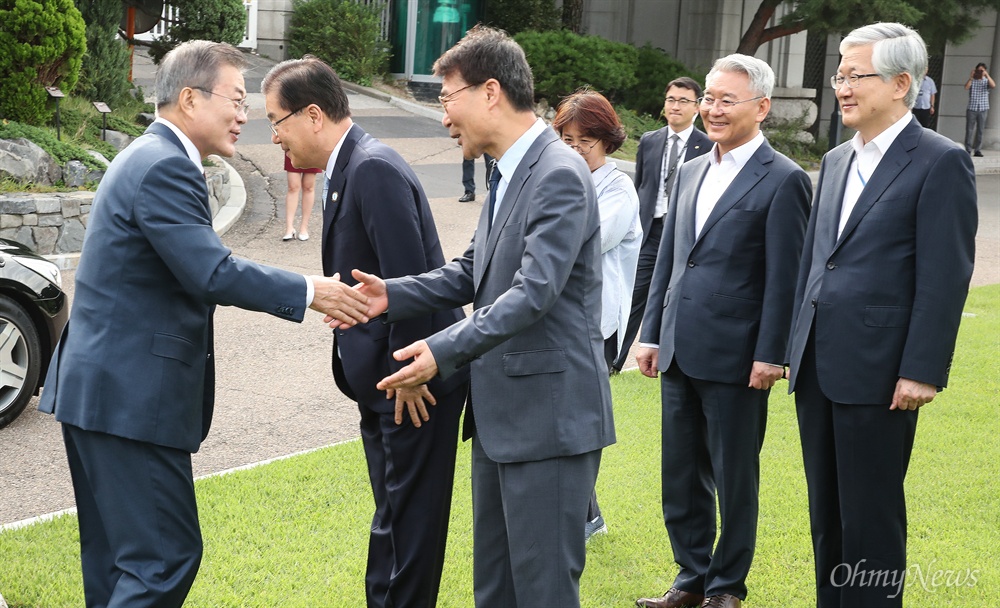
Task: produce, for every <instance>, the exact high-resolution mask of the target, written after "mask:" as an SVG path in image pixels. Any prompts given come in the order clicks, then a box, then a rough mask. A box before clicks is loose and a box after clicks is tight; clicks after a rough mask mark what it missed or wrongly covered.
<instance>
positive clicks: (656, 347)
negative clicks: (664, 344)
mask: <svg viewBox="0 0 1000 608" xmlns="http://www.w3.org/2000/svg"><path fill="white" fill-rule="evenodd" d="M639 346H641V347H643V348H655V349H657V350H659V349H660V345H659V344H649V343H647V342H640V343H639Z"/></svg>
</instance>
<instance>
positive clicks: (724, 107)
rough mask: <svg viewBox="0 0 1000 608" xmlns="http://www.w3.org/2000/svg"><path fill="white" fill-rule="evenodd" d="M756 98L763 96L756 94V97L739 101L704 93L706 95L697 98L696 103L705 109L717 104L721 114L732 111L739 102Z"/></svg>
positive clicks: (762, 97) (755, 99)
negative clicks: (717, 97)
mask: <svg viewBox="0 0 1000 608" xmlns="http://www.w3.org/2000/svg"><path fill="white" fill-rule="evenodd" d="M758 99H764V96H763V95H758V96H757V97H751V98H750V99H741V100H739V101H733V100H731V99H716V98H714V97H711V96H709V95H706V96H704V97H702V98H701V99H699V100H698V103H700V104H701V107H702V108H705V109H711V108H714V107H715V106H716V104H718V106H719V111H720V112H722V113H723V114H729V112H730V111H732V109H733V108H734V107H735V106H738V105H740V104H741V103H748V102H751V101H757V100H758Z"/></svg>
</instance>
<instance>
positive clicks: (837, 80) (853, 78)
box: [830, 74, 878, 89]
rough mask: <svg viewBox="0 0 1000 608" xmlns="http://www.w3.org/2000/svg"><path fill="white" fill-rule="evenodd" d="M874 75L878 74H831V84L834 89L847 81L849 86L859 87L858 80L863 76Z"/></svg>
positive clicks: (869, 76)
mask: <svg viewBox="0 0 1000 608" xmlns="http://www.w3.org/2000/svg"><path fill="white" fill-rule="evenodd" d="M872 76H878V74H851V75H850V76H841V75H840V74H836V75H835V76H830V86H831V87H833V88H834V89H839V88H840V86H841V85H842V84H844V83H845V82H846V83H847V86H849V87H851V88H852V89H854V88H857V86H858V81H860V80H861V79H862V78H871V77H872Z"/></svg>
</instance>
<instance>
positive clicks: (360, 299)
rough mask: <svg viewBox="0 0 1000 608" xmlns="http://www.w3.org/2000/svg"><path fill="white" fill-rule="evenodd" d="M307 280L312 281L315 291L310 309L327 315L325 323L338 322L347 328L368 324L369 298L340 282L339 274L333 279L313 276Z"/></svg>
mask: <svg viewBox="0 0 1000 608" xmlns="http://www.w3.org/2000/svg"><path fill="white" fill-rule="evenodd" d="M307 279H308V280H310V281H312V284H313V290H314V291H313V301H312V304H310V305H309V308H312V309H313V310H317V311H319V312H321V313H323V314H325V315H326V317H325V318H324V321H323V322H324V323H331V322H336V323H337V325H339V326H341V327H345V328H346V327H351V326H352V325H357V324H358V323H367V322H368V319H369V316H368V315H367V312H368V297H367V296H365V295H364V294H363V293H361V292H360V291H358V290H357V289H352V288H351V287H348V286H347V285H346V284H344V283H342V282H340V275H339V274H334V275H333V276H332V277H320V276H311V277H307ZM331 325H332V323H331Z"/></svg>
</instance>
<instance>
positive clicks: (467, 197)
mask: <svg viewBox="0 0 1000 608" xmlns="http://www.w3.org/2000/svg"><path fill="white" fill-rule="evenodd" d="M474 200H476V193H475V192H466V193H465V194H463V195H462V196H461V198H459V199H458V202H460V203H471V202H472V201H474Z"/></svg>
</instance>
